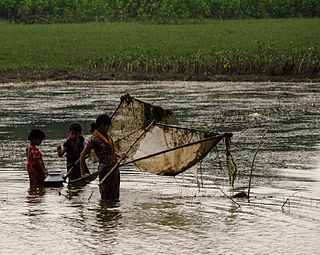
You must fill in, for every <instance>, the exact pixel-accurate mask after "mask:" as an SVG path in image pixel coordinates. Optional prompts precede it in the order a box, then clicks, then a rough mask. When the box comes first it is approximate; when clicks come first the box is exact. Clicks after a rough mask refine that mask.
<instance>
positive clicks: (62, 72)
mask: <svg viewBox="0 0 320 255" xmlns="http://www.w3.org/2000/svg"><path fill="white" fill-rule="evenodd" d="M44 80H45V81H58V80H70V81H71V80H77V81H79V80H83V81H93V80H96V81H112V80H115V81H116V80H122V81H123V80H128V81H178V80H179V81H211V82H223V81H225V82H298V83H299V82H310V83H317V82H320V78H310V77H298V76H264V75H187V74H175V75H172V74H164V73H159V74H144V73H108V72H97V71H90V70H68V69H30V70H20V71H18V70H11V71H0V83H12V82H32V81H44Z"/></svg>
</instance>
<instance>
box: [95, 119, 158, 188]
mask: <svg viewBox="0 0 320 255" xmlns="http://www.w3.org/2000/svg"><path fill="white" fill-rule="evenodd" d="M155 123H156V122H155V121H152V122H151V123H150V125H149V126H147V127H146V129H145V130H144V131H143V132H142V133H141V134H140V135H139V136H138V138H137V139H136V140H135V141H134V142H133V144H131V146H130V147H129V149H128V150H127V151H126V153H125V154H126V155H127V154H128V153H129V152H130V150H131V149H132V148H133V146H134V145H135V144H136V143H137V142H138V141H139V140H140V138H141V137H142V136H143V135H144V134H145V133H146V132H147V131H148V130H149V129H150V128H151V127H152V126H153V125H154V124H155ZM124 159H125V157H122V158H121V159H120V160H119V161H118V162H117V164H115V165H114V167H112V168H111V170H110V171H109V172H108V173H107V174H106V175H105V176H104V177H103V179H102V180H101V181H100V183H99V186H100V185H102V183H104V181H105V180H106V179H107V178H108V176H109V175H110V174H111V173H112V172H113V171H114V170H115V169H116V168H117V167H118V166H119V165H120V163H121V162H122V161H123V160H124ZM93 174H94V173H93Z"/></svg>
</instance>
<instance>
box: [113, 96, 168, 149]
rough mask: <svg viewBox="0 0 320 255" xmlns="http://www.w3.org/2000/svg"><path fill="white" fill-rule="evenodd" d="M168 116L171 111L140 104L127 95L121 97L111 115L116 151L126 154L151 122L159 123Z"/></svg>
mask: <svg viewBox="0 0 320 255" xmlns="http://www.w3.org/2000/svg"><path fill="white" fill-rule="evenodd" d="M170 115H172V112H171V111H169V110H164V109H163V108H161V107H159V106H154V105H151V104H148V103H145V102H142V101H140V100H138V99H135V98H133V97H131V96H130V95H129V94H126V95H124V96H122V97H121V102H120V104H119V105H118V107H117V109H116V110H115V111H114V113H113V115H112V125H111V130H110V133H111V136H112V138H113V140H114V141H115V145H116V148H117V151H119V152H126V151H127V150H128V148H129V147H130V146H131V144H132V143H133V142H134V141H135V140H136V138H137V137H138V136H139V135H140V134H141V133H142V132H143V130H144V128H146V127H147V126H148V125H149V124H150V123H151V122H152V121H154V120H155V121H157V122H161V121H164V120H165V119H166V118H167V117H168V116H170ZM137 145H138V144H137ZM137 145H136V146H135V147H134V148H133V150H132V152H134V150H135V149H136V148H137Z"/></svg>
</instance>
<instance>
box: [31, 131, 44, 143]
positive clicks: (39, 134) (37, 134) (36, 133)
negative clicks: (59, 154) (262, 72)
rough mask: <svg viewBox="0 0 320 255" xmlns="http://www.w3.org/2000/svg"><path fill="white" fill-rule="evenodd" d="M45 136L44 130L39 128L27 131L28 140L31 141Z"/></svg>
mask: <svg viewBox="0 0 320 255" xmlns="http://www.w3.org/2000/svg"><path fill="white" fill-rule="evenodd" d="M44 138H46V135H45V134H44V132H43V131H42V130H40V129H32V130H31V131H30V133H29V136H28V140H29V141H31V140H32V139H41V140H43V139H44Z"/></svg>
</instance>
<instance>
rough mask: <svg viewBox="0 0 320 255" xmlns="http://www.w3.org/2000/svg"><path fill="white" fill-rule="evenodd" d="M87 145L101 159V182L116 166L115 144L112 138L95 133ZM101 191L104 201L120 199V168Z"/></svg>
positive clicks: (104, 183) (101, 187)
mask: <svg viewBox="0 0 320 255" xmlns="http://www.w3.org/2000/svg"><path fill="white" fill-rule="evenodd" d="M96 131H97V130H96ZM87 145H88V146H89V148H91V149H93V150H94V152H95V154H96V155H97V157H98V159H99V166H98V170H99V171H101V173H100V174H99V180H100V181H101V180H102V179H103V177H104V176H105V175H106V174H107V173H108V172H109V171H110V170H111V168H112V167H113V166H114V165H115V164H116V154H115V148H114V143H113V141H112V138H111V137H110V136H108V137H105V136H103V135H102V134H101V133H97V132H95V133H94V134H93V135H92V136H91V137H90V139H89V141H88V144H87ZM99 189H100V194H101V198H102V199H110V200H118V199H119V189H120V172H119V169H118V168H117V169H115V170H114V171H113V172H112V173H111V174H110V175H109V177H108V178H107V179H106V180H105V181H104V182H103V184H102V185H100V186H99Z"/></svg>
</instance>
